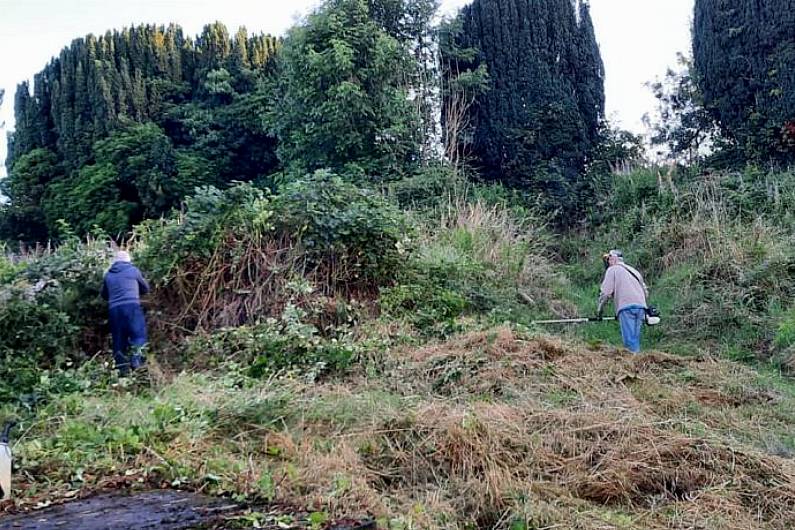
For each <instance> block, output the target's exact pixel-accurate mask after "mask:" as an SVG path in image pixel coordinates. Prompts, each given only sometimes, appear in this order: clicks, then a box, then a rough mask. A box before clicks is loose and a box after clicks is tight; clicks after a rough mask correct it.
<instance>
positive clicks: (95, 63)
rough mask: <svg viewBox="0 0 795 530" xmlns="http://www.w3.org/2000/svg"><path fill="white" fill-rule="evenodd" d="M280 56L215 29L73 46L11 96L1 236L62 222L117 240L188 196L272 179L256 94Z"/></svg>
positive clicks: (117, 34) (124, 34) (141, 32)
mask: <svg viewBox="0 0 795 530" xmlns="http://www.w3.org/2000/svg"><path fill="white" fill-rule="evenodd" d="M278 47H279V41H278V40H277V39H275V38H273V37H270V36H267V35H252V36H249V35H248V34H247V32H246V31H245V29H241V30H240V31H238V32H237V33H236V34H235V35H234V36H233V37H230V35H229V33H228V32H227V30H226V28H225V27H224V26H223V25H222V24H220V23H214V24H210V25H208V26H206V27H205V28H204V30H203V32H202V34H201V35H200V36H199V37H198V38H197V39H196V40H195V41H192V40H191V39H189V38H186V37H185V36H184V35H183V33H182V30H181V29H180V28H179V27H178V26H176V25H173V24H172V25H169V26H167V27H165V26H136V27H132V28H126V29H123V30H122V31H113V32H111V31H108V32H106V33H105V34H103V35H101V36H98V37H95V36H93V35H88V36H86V37H85V38H82V39H75V40H74V41H73V42H72V43H71V44H70V46H69V47H68V48H65V49H64V50H62V51H61V53H60V54H59V56H58V57H57V58H53V60H52V61H51V62H50V63H49V64H48V65H46V66H45V67H44V69H43V70H42V71H41V72H39V73H38V74H36V76H35V77H34V83H33V85H32V86H31V85H30V84H29V83H27V82H24V83H21V84H20V85H19V87H18V89H17V93H16V97H15V115H16V130H15V132H14V133H13V134H11V135H9V156H8V158H7V160H6V166H7V168H8V170H9V177H8V179H6V182H4V184H3V185H4V187H5V188H6V190H8V191H7V193H8V196H9V197H10V200H11V204H10V205H7V206H0V224H2V225H3V226H4V227H5V228H4V229H3V233H4V234H5V235H6V237H8V238H11V239H16V238H22V239H25V240H27V239H30V238H33V239H39V238H44V237H46V236H47V235H49V234H52V231H53V229H54V228H55V226H56V222H57V221H58V219H61V218H63V219H67V220H70V221H73V222H74V228H79V229H80V230H90V229H91V227H92V225H93V224H98V225H100V226H103V227H106V228H107V229H108V230H109V231H110V232H111V233H117V232H119V231H124V230H125V229H128V228H129V226H130V225H129V223H133V222H137V221H139V220H140V219H142V218H143V217H148V216H157V215H161V214H162V213H164V212H165V211H166V210H167V209H168V208H171V207H173V206H176V205H178V204H179V201H180V200H181V198H182V197H183V196H184V195H185V194H187V193H191V192H192V191H193V186H194V185H201V184H207V183H214V184H218V185H222V184H224V183H226V182H229V181H231V180H254V179H259V178H262V177H263V176H264V175H267V174H270V173H271V172H273V171H274V169H275V168H276V167H277V163H278V161H277V159H276V155H275V141H274V139H273V138H272V136H270V135H269V134H267V131H266V128H265V124H264V122H263V120H262V119H261V115H262V114H263V113H264V111H265V103H264V100H265V99H266V98H265V94H263V90H264V89H263V88H261V86H265V85H264V84H263V81H264V80H265V79H266V78H267V77H268V76H270V75H272V72H273V68H272V66H271V65H272V63H273V62H274V58H275V54H276V51H277V49H278ZM108 142H110V143H108ZM110 148H112V149H115V150H117V155H118V156H117V155H111V151H109V149H110ZM136 152H137V154H136ZM43 153H47V156H46V157H45V156H44V155H43ZM125 153H126V154H125ZM119 157H121V158H119ZM136 157H137V158H136ZM135 160H138V162H134V161H135ZM45 161H46V162H47V164H44V162H45ZM18 165H19V168H17V166H18ZM47 165H49V166H51V167H52V168H54V169H52V171H50V173H51V174H50V175H49V176H47V175H44V174H43V173H42V171H43V170H42V169H41V168H43V167H47ZM45 177H46V178H45ZM102 186H105V188H102ZM34 205H35V207H34ZM114 209H117V210H118V211H115V212H114V211H113V210H114ZM26 225H29V226H26ZM42 226H46V230H44V231H43V229H42V228H41V227H42Z"/></svg>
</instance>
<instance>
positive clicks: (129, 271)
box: [102, 251, 149, 376]
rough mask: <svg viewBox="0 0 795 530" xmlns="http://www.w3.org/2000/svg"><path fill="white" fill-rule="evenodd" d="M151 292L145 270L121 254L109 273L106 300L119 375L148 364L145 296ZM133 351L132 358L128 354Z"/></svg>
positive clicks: (120, 252)
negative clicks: (142, 300) (143, 305)
mask: <svg viewBox="0 0 795 530" xmlns="http://www.w3.org/2000/svg"><path fill="white" fill-rule="evenodd" d="M148 292H149V284H148V283H146V280H145V279H144V277H143V275H142V274H141V271H139V270H138V268H137V267H135V266H134V265H133V264H132V263H131V259H130V254H128V253H127V252H125V251H119V252H117V253H116V256H115V258H114V260H113V264H112V265H111V266H110V269H109V270H108V272H107V273H105V280H104V282H103V284H102V298H104V299H105V300H107V301H108V309H109V313H110V331H111V334H112V335H113V358H114V359H115V360H116V368H117V369H118V370H119V375H121V376H126V375H127V374H129V372H130V368H132V369H133V370H137V369H138V368H140V367H141V366H143V364H144V356H143V350H144V347H145V346H146V343H147V335H146V320H145V318H144V311H143V308H142V307H141V295H145V294H146V293H148ZM130 348H132V355H131V356H128V351H129V350H130Z"/></svg>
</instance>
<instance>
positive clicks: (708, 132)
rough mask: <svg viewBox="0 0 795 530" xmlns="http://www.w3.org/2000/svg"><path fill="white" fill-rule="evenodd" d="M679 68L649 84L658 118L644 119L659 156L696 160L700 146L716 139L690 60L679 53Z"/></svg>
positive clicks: (710, 116) (689, 160)
mask: <svg viewBox="0 0 795 530" xmlns="http://www.w3.org/2000/svg"><path fill="white" fill-rule="evenodd" d="M678 63H679V68H678V69H677V70H673V69H669V70H668V72H667V73H666V75H665V78H664V79H663V80H662V81H657V82H655V83H652V84H650V85H649V87H650V88H651V90H652V92H653V94H654V97H655V98H657V102H658V103H657V104H658V110H657V114H658V116H657V120H656V121H655V122H652V121H651V119H650V118H649V117H648V116H646V117H644V120H645V121H646V123H647V124H648V125H650V126H651V128H652V130H653V132H654V134H653V136H652V138H651V143H652V145H654V146H658V147H663V148H664V149H665V150H664V151H659V152H658V155H662V156H667V157H670V158H673V159H674V160H683V161H684V162H687V163H693V162H695V161H696V160H697V159H698V158H699V157H700V156H701V155H702V154H704V153H703V152H702V150H703V148H704V147H706V146H707V145H708V144H710V143H712V142H713V141H714V140H716V139H717V138H718V135H719V132H718V131H716V130H715V129H716V128H715V122H714V120H713V117H712V115H711V114H710V112H709V111H708V110H707V108H706V107H705V105H704V98H703V95H702V94H701V90H700V89H699V87H698V83H697V74H696V72H695V70H694V69H693V62H692V60H691V59H689V58H688V57H686V56H684V55H682V54H679V57H678Z"/></svg>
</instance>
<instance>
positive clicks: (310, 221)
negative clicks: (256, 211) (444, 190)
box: [273, 171, 411, 285]
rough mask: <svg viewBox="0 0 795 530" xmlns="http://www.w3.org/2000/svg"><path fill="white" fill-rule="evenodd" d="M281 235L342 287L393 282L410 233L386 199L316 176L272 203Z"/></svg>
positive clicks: (322, 173) (328, 176)
mask: <svg viewBox="0 0 795 530" xmlns="http://www.w3.org/2000/svg"><path fill="white" fill-rule="evenodd" d="M273 209H274V213H275V216H274V224H275V226H276V228H277V230H278V231H280V232H282V233H284V234H288V235H291V236H293V237H295V238H296V239H297V241H298V242H299V243H300V245H301V248H302V250H303V251H304V252H306V255H307V258H308V260H309V261H310V263H311V264H312V265H314V266H318V267H322V268H324V269H327V270H328V275H329V276H328V278H329V280H331V281H332V282H335V283H340V284H343V285H344V284H357V283H364V284H373V285H382V284H384V283H389V282H391V281H392V280H393V279H394V278H395V277H396V275H397V273H398V271H399V270H400V268H401V266H402V264H403V261H404V258H403V256H404V250H405V248H406V245H407V244H408V241H409V236H410V235H411V234H410V229H409V226H408V223H407V220H406V219H405V217H404V215H403V214H402V213H401V212H400V211H399V210H397V208H395V206H393V205H392V204H390V203H389V202H388V201H387V200H386V199H385V198H383V197H382V196H381V195H379V194H377V193H375V192H373V191H371V190H368V189H361V188H357V187H356V186H354V185H353V184H351V183H349V182H345V181H344V180H343V179H342V178H341V177H340V176H338V175H334V174H332V173H329V172H327V171H317V172H315V173H314V174H313V175H311V176H307V177H305V178H303V179H300V180H297V181H295V182H291V183H289V184H288V185H287V186H285V187H284V189H283V190H282V191H281V193H279V195H278V196H277V197H275V198H274V200H273Z"/></svg>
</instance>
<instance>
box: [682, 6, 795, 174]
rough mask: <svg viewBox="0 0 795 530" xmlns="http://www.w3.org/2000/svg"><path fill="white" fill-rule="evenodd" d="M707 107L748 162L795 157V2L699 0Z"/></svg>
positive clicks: (697, 46) (701, 77) (696, 29)
mask: <svg viewBox="0 0 795 530" xmlns="http://www.w3.org/2000/svg"><path fill="white" fill-rule="evenodd" d="M693 54H694V60H695V69H696V72H697V74H698V77H697V79H698V83H699V87H700V89H701V92H702V94H703V98H704V105H705V108H706V109H707V111H709V112H710V114H711V115H712V116H713V118H714V119H715V121H716V122H717V124H718V125H719V127H720V130H721V133H722V135H723V136H724V137H725V138H726V139H727V140H728V141H729V145H730V147H732V148H734V149H736V150H737V151H739V152H740V153H742V154H743V155H744V157H745V159H746V160H751V161H764V162H767V161H778V162H783V163H792V162H793V161H795V2H793V0H769V1H765V2H759V1H749V0H697V1H696V4H695V15H694V26H693Z"/></svg>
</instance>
